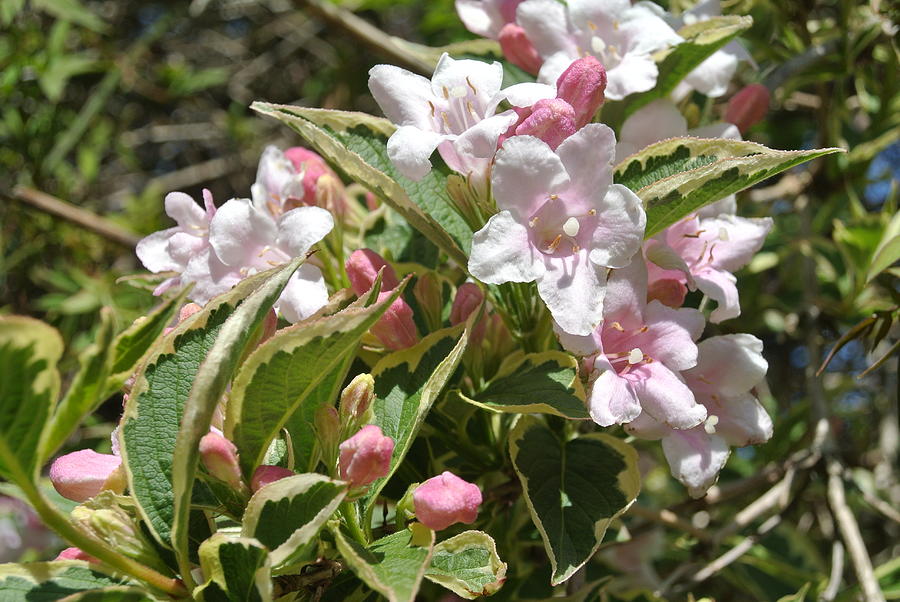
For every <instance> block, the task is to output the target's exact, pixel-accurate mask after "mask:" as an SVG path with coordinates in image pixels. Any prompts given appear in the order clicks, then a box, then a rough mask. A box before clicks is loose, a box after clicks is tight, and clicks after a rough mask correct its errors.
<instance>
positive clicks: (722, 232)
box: [719, 226, 728, 242]
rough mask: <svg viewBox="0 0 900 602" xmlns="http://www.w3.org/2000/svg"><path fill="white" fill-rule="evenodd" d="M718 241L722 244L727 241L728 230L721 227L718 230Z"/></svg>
mask: <svg viewBox="0 0 900 602" xmlns="http://www.w3.org/2000/svg"><path fill="white" fill-rule="evenodd" d="M719 240H721V241H722V242H726V241H727V240H728V230H726V229H725V226H721V227H720V228H719Z"/></svg>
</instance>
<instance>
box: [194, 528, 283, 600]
mask: <svg viewBox="0 0 900 602" xmlns="http://www.w3.org/2000/svg"><path fill="white" fill-rule="evenodd" d="M200 568H202V569H203V575H204V576H206V577H207V579H208V580H207V581H206V583H204V584H203V585H201V586H199V587H197V588H196V589H195V590H194V597H195V598H196V599H199V600H202V601H204V602H220V601H221V602H264V601H268V600H271V599H272V577H271V569H270V563H269V554H268V552H267V551H266V548H265V546H263V545H262V544H261V543H259V542H258V541H256V540H255V539H252V538H249V537H229V536H227V535H225V534H223V533H216V534H215V535H213V536H212V537H210V538H209V539H207V540H206V541H204V542H203V544H201V545H200Z"/></svg>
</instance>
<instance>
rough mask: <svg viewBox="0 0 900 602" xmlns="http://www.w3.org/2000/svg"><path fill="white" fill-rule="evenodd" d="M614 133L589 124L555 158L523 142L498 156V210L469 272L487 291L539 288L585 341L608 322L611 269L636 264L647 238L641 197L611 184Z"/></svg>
mask: <svg viewBox="0 0 900 602" xmlns="http://www.w3.org/2000/svg"><path fill="white" fill-rule="evenodd" d="M614 149H615V136H614V134H613V132H612V130H611V129H609V128H608V127H607V126H605V125H600V124H589V125H587V126H585V127H583V128H582V129H581V130H579V131H578V132H577V133H575V135H573V136H571V137H569V138H568V139H567V140H566V141H565V142H563V143H562V144H561V145H560V146H559V148H557V150H556V152H554V151H553V150H552V149H551V148H550V147H549V146H548V145H547V144H546V143H545V142H543V141H541V140H538V139H537V138H533V137H531V136H515V137H513V138H510V139H509V140H507V141H506V142H505V143H504V144H503V148H501V149H500V150H499V151H498V152H497V155H496V157H495V159H494V169H493V178H492V182H493V192H494V197H495V199H496V201H497V207H498V208H499V209H500V212H499V213H497V214H496V215H494V216H493V217H491V218H490V220H489V221H488V223H487V225H485V226H484V228H482V229H481V230H479V231H478V232H476V233H475V236H474V238H473V242H472V251H471V254H470V257H469V272H470V273H471V274H472V275H473V276H475V277H476V278H478V279H479V280H481V281H482V282H486V283H489V284H502V283H504V282H532V281H535V282H537V288H538V293H539V294H540V296H541V299H543V301H544V303H546V305H547V307H548V309H549V310H550V313H551V314H552V315H553V318H554V319H555V320H556V322H557V323H558V324H559V325H560V327H561V328H562V329H563V330H565V331H566V332H569V333H571V334H576V335H587V334H589V333H590V332H592V331H593V330H594V328H595V327H596V326H597V324H598V323H599V322H600V319H601V317H602V299H603V292H604V289H605V286H606V273H607V270H608V268H621V267H624V266H626V265H628V263H629V262H630V261H631V258H632V256H633V255H634V254H635V253H636V252H637V250H638V249H639V248H640V245H641V241H642V239H643V232H644V225H645V223H646V216H645V214H644V210H643V207H642V205H641V200H640V199H639V198H638V197H637V196H636V195H635V194H634V193H633V192H631V191H630V190H628V189H627V188H625V187H624V186H622V185H621V184H613V183H612V158H613V153H614Z"/></svg>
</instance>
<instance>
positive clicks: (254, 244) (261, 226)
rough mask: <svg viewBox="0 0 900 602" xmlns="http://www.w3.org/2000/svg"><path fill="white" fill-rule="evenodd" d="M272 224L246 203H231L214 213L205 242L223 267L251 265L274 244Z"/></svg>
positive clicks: (237, 200) (268, 217)
mask: <svg viewBox="0 0 900 602" xmlns="http://www.w3.org/2000/svg"><path fill="white" fill-rule="evenodd" d="M277 235H278V228H277V226H276V224H275V220H273V219H272V217H271V216H270V215H269V214H268V213H266V212H263V211H260V210H258V209H257V208H256V207H254V206H253V204H252V203H251V202H250V200H249V199H231V200H230V201H228V202H227V203H225V204H224V205H222V206H221V207H219V209H218V210H217V211H216V215H215V217H214V218H213V219H212V221H211V222H210V226H209V242H210V244H211V245H212V247H213V249H214V250H215V252H216V255H217V256H218V257H219V259H221V260H222V262H223V263H224V264H225V265H229V266H233V267H244V266H249V265H252V264H253V263H254V261H255V259H256V258H257V256H258V254H259V253H260V250H261V249H262V248H263V247H265V246H267V245H273V244H275V238H276V236H277Z"/></svg>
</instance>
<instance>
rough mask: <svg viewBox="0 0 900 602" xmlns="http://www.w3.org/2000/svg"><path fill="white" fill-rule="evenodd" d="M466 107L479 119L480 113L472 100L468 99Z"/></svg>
mask: <svg viewBox="0 0 900 602" xmlns="http://www.w3.org/2000/svg"><path fill="white" fill-rule="evenodd" d="M466 108H467V109H469V113H470V114H471V115H472V117H474V118H475V119H478V113H476V112H475V106H474V105H473V104H472V101H471V100H467V101H466Z"/></svg>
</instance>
